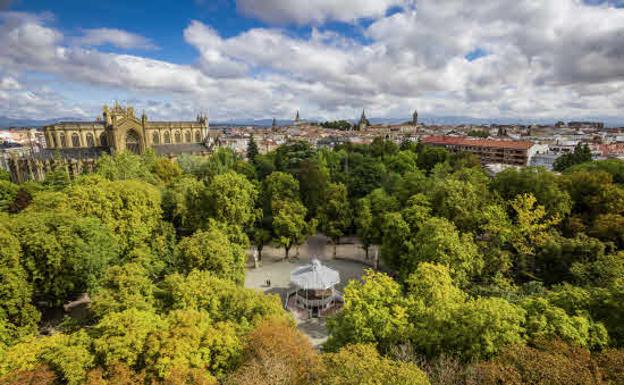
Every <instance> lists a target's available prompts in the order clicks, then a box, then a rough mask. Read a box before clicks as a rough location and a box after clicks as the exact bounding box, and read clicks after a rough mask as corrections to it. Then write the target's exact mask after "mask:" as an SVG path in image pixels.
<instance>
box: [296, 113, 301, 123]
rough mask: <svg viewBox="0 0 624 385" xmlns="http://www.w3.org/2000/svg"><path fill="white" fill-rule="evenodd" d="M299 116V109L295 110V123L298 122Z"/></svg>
mask: <svg viewBox="0 0 624 385" xmlns="http://www.w3.org/2000/svg"><path fill="white" fill-rule="evenodd" d="M300 120H301V118H300V117H299V110H297V115H295V123H299V121H300Z"/></svg>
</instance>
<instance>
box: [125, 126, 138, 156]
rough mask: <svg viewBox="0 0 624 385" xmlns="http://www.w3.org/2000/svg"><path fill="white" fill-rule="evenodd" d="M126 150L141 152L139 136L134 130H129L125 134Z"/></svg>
mask: <svg viewBox="0 0 624 385" xmlns="http://www.w3.org/2000/svg"><path fill="white" fill-rule="evenodd" d="M126 151H130V152H132V153H134V154H137V155H138V154H140V153H141V145H140V138H139V135H138V134H137V133H136V132H135V131H134V130H130V131H128V133H127V134H126Z"/></svg>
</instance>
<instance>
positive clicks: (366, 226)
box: [353, 198, 375, 260]
mask: <svg viewBox="0 0 624 385" xmlns="http://www.w3.org/2000/svg"><path fill="white" fill-rule="evenodd" d="M355 212H356V213H357V214H356V216H355V218H354V219H353V222H354V224H355V228H356V232H357V236H358V238H359V240H360V243H361V244H362V248H363V249H364V252H365V253H366V259H367V260H368V250H369V249H370V246H371V245H372V244H373V242H374V241H375V229H374V227H373V213H372V212H371V205H370V200H369V199H366V198H362V199H360V200H358V203H357V208H356V211H355Z"/></svg>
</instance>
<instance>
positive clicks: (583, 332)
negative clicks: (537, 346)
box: [521, 298, 608, 348]
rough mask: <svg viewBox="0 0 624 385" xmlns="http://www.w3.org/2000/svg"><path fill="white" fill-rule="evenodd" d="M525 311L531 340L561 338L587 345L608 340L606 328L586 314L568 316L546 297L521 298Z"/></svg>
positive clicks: (594, 346)
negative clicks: (585, 315)
mask: <svg viewBox="0 0 624 385" xmlns="http://www.w3.org/2000/svg"><path fill="white" fill-rule="evenodd" d="M521 305H522V307H523V308H524V309H525V310H526V312H527V319H526V325H525V327H526V331H527V334H528V336H529V338H530V339H531V340H549V339H550V340H552V339H561V340H563V341H566V342H569V343H571V344H574V345H578V346H583V347H587V348H602V347H604V346H605V345H606V344H607V339H608V337H607V330H606V329H605V328H604V326H603V325H602V324H600V323H597V324H595V323H593V322H592V321H591V320H589V319H588V318H587V317H583V316H580V315H576V316H569V315H568V314H566V312H565V310H563V309H561V308H559V307H556V306H553V305H552V304H550V303H549V302H548V300H547V299H545V298H527V299H525V300H523V301H522V302H521Z"/></svg>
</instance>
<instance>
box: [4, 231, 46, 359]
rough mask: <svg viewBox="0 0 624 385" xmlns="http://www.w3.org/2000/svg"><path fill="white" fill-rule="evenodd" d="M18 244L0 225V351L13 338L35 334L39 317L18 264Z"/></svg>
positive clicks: (19, 255) (29, 285) (19, 252)
mask: <svg viewBox="0 0 624 385" xmlns="http://www.w3.org/2000/svg"><path fill="white" fill-rule="evenodd" d="M20 258H21V248H20V244H19V241H18V240H17V238H15V237H14V236H13V235H12V234H11V233H10V232H9V231H8V230H7V229H6V228H5V227H4V226H3V225H1V224H0V322H1V323H3V325H4V332H5V333H0V349H1V346H2V345H8V344H10V343H11V342H12V341H13V340H14V339H16V338H20V337H23V336H26V335H34V334H35V333H36V332H37V324H38V322H39V319H40V318H41V315H40V314H39V312H38V311H37V309H36V308H35V307H34V306H33V305H32V296H33V287H32V285H31V284H30V283H29V282H28V281H27V275H26V272H25V270H24V268H23V267H22V265H21V263H20Z"/></svg>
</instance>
